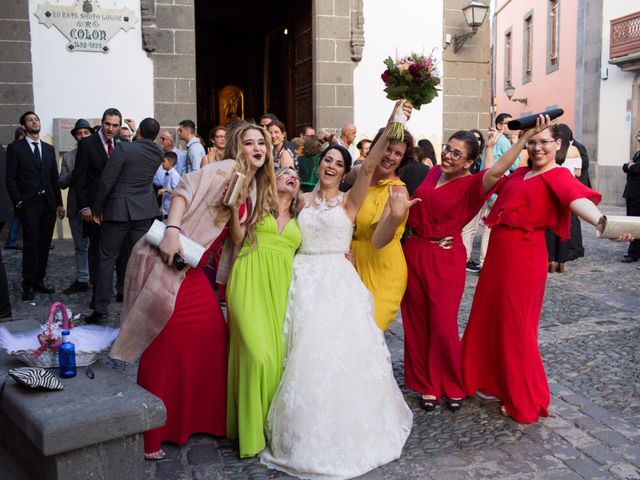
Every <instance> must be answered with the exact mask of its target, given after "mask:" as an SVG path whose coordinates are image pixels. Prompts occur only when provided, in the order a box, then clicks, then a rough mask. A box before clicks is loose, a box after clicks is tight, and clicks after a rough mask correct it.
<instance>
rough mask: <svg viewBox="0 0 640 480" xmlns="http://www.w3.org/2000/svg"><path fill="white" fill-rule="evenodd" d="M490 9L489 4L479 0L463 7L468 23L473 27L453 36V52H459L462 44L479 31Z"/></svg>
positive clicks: (474, 0)
mask: <svg viewBox="0 0 640 480" xmlns="http://www.w3.org/2000/svg"><path fill="white" fill-rule="evenodd" d="M488 11H489V6H488V5H484V4H483V3H481V2H479V1H477V0H473V1H472V2H471V3H470V4H469V5H467V6H466V7H464V8H463V9H462V13H464V18H465V20H466V21H467V25H469V26H470V27H471V31H470V32H467V33H461V34H459V35H455V36H454V37H453V39H452V43H453V53H457V52H458V50H460V49H461V48H462V46H463V45H464V44H465V43H466V42H467V40H469V39H470V38H471V37H473V36H474V35H475V34H476V33H477V32H478V28H479V27H480V25H482V24H483V22H484V19H485V17H486V16H487V12H488Z"/></svg>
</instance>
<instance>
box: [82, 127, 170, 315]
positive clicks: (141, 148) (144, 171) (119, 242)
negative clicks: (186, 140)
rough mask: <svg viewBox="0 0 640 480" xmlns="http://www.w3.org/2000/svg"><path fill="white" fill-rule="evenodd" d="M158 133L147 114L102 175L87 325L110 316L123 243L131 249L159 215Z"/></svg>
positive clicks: (157, 128) (97, 205)
mask: <svg viewBox="0 0 640 480" xmlns="http://www.w3.org/2000/svg"><path fill="white" fill-rule="evenodd" d="M159 131H160V124H159V123H158V121H157V120H155V119H154V118H145V119H144V120H143V121H142V122H140V127H139V128H138V132H137V134H136V141H135V142H133V143H128V142H122V143H120V144H119V145H118V146H117V147H116V149H115V151H114V152H113V156H112V157H111V159H110V160H109V163H108V164H107V165H106V167H105V169H104V171H103V172H102V176H101V177H100V183H99V184H98V191H97V194H96V198H95V208H94V211H93V220H94V221H95V222H96V223H97V224H99V225H102V227H101V231H100V266H99V269H98V278H97V280H98V283H97V289H96V301H95V309H94V312H93V313H92V314H91V316H89V317H88V318H87V322H88V323H95V322H98V321H99V320H101V319H103V318H105V317H106V316H107V314H108V308H109V301H110V299H111V285H112V279H113V265H114V263H115V261H116V258H117V257H118V253H119V252H120V250H121V248H122V246H123V244H124V246H125V248H127V251H130V249H131V248H133V246H134V245H135V244H136V242H137V241H138V240H140V239H141V238H142V237H143V236H144V234H145V233H146V232H147V230H149V227H150V226H151V224H152V223H153V220H154V219H155V217H157V215H158V203H157V201H156V195H155V192H154V190H153V177H154V175H155V174H156V171H157V170H158V167H159V166H160V164H161V163H162V149H161V148H160V147H158V146H157V145H156V144H155V143H154V140H155V138H156V136H157V135H158V132H159Z"/></svg>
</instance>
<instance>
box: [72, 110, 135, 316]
mask: <svg viewBox="0 0 640 480" xmlns="http://www.w3.org/2000/svg"><path fill="white" fill-rule="evenodd" d="M121 125H122V114H121V113H120V111H119V110H118V109H116V108H108V109H107V110H105V111H104V113H103V114H102V120H101V122H100V130H98V132H96V133H94V134H93V135H90V136H88V137H87V138H83V139H82V140H80V142H79V143H78V153H77V155H76V165H75V168H74V170H73V177H74V178H75V182H76V198H77V200H78V211H79V212H80V215H82V220H83V221H84V232H85V233H84V234H85V236H88V237H89V281H90V282H91V286H92V288H93V296H92V298H91V304H90V308H93V307H94V302H95V293H96V284H97V278H98V277H97V275H98V265H99V263H100V225H98V224H95V223H94V222H93V209H94V208H95V200H96V192H97V191H98V183H99V182H100V175H102V171H103V170H104V167H105V165H106V164H107V162H108V160H109V158H110V157H111V154H112V153H113V150H114V149H115V147H116V143H119V142H120V137H118V136H117V135H118V132H119V131H120V126H121ZM126 268H127V263H126V255H120V257H119V258H118V261H117V262H116V274H117V282H116V289H117V292H118V301H122V291H123V289H124V273H125V270H126Z"/></svg>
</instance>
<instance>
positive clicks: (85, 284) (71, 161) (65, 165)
mask: <svg viewBox="0 0 640 480" xmlns="http://www.w3.org/2000/svg"><path fill="white" fill-rule="evenodd" d="M92 133H93V128H91V125H89V122H87V121H86V120H85V119H84V118H80V119H78V121H76V124H75V126H74V127H73V130H71V136H72V137H73V138H74V139H75V141H76V142H79V141H80V140H82V139H83V138H86V137H88V136H89V135H91V134H92ZM77 153H78V148H77V147H76V148H74V149H73V150H71V151H70V152H67V153H65V154H64V157H63V158H62V166H61V168H60V179H59V180H60V188H61V189H63V190H64V189H66V188H68V189H69V192H68V193H67V218H68V219H69V227H70V228H71V236H72V237H73V247H74V250H75V263H76V279H75V281H74V282H73V283H72V284H71V285H70V286H69V287H68V288H66V289H64V290H63V291H62V293H63V294H65V295H71V294H73V293H78V292H88V291H89V261H88V258H87V252H88V249H89V239H88V238H86V237H85V236H84V234H83V228H82V223H83V222H82V216H81V215H80V213H79V212H78V201H77V197H76V186H75V181H74V178H73V170H74V167H75V165H76V154H77Z"/></svg>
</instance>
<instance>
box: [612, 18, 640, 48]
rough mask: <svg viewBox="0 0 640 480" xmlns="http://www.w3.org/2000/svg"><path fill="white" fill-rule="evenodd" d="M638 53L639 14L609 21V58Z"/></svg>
mask: <svg viewBox="0 0 640 480" xmlns="http://www.w3.org/2000/svg"><path fill="white" fill-rule="evenodd" d="M638 52H640V12H636V13H632V14H630V15H626V16H624V17H620V18H615V19H613V20H611V39H610V43H609V58H610V59H614V58H620V57H625V56H627V55H630V54H632V53H638Z"/></svg>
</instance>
